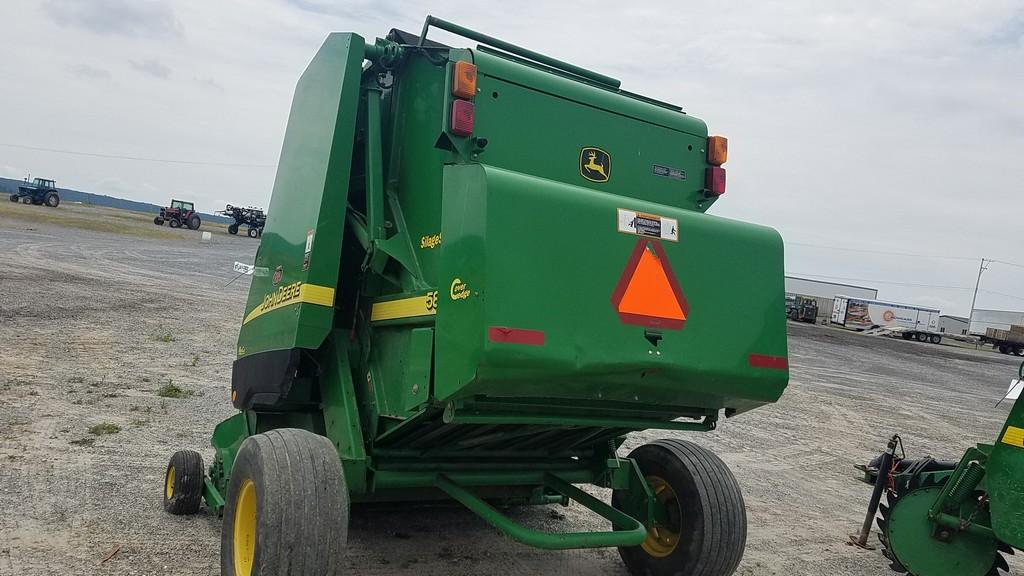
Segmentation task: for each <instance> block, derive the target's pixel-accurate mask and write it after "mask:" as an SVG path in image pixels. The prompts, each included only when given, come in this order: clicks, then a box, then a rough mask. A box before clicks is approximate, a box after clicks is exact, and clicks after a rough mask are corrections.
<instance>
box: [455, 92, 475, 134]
mask: <svg viewBox="0 0 1024 576" xmlns="http://www.w3.org/2000/svg"><path fill="white" fill-rule="evenodd" d="M474 119H475V109H474V107H473V103H472V102H467V101H465V100H455V101H453V102H452V121H451V131H452V134H455V135H456V136H469V135H470V134H472V133H473V120H474Z"/></svg>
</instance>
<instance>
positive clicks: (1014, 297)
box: [978, 288, 1024, 300]
mask: <svg viewBox="0 0 1024 576" xmlns="http://www.w3.org/2000/svg"><path fill="white" fill-rule="evenodd" d="M978 291H979V292H988V293H989V294H995V295H996V296H1002V297H1004V298H1013V299H1014V300H1024V298H1021V297H1020V296H1014V295H1013V294H1004V293H1002V292H996V291H995V290H986V289H984V288H979V289H978Z"/></svg>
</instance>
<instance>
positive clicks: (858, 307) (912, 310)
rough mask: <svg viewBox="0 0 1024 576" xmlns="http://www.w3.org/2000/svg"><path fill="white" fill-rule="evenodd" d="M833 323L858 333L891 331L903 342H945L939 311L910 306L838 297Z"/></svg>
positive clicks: (834, 301) (834, 306)
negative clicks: (863, 331)
mask: <svg viewBox="0 0 1024 576" xmlns="http://www.w3.org/2000/svg"><path fill="white" fill-rule="evenodd" d="M832 323H833V324H839V325H840V326H846V327H847V328H853V329H856V330H869V329H872V328H890V329H892V330H893V331H895V332H899V333H900V334H901V335H902V336H903V339H904V340H917V341H918V342H931V343H932V344H938V343H939V342H941V341H942V334H941V333H940V332H939V311H938V310H936V309H934V308H925V307H922V306H913V305H910V304H896V303H894V302H885V301H882V300H868V299H866V298H852V297H850V296H836V297H835V299H834V300H833V301H832Z"/></svg>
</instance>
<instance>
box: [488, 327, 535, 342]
mask: <svg viewBox="0 0 1024 576" xmlns="http://www.w3.org/2000/svg"><path fill="white" fill-rule="evenodd" d="M487 339H488V340H490V341H491V342H504V343H506V344H526V345H527V346H543V345H544V332H543V331H541V330H523V329H522V328H506V327H504V326H491V327H490V328H488V329H487Z"/></svg>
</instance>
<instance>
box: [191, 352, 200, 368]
mask: <svg viewBox="0 0 1024 576" xmlns="http://www.w3.org/2000/svg"><path fill="white" fill-rule="evenodd" d="M190 366H199V354H195V353H193V354H192V362H191V363H190Z"/></svg>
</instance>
